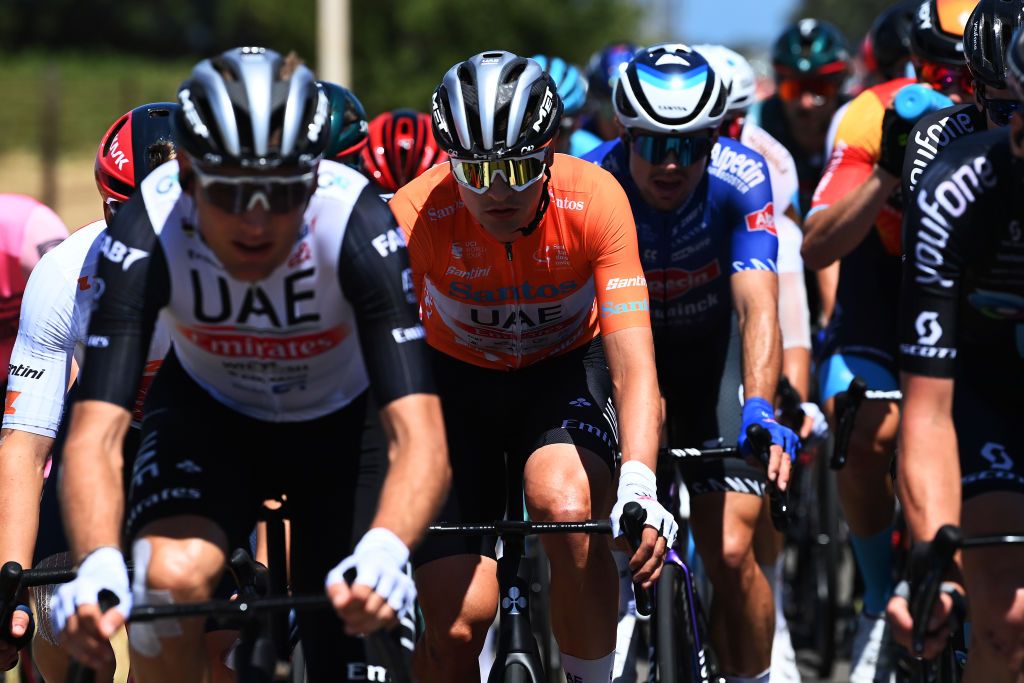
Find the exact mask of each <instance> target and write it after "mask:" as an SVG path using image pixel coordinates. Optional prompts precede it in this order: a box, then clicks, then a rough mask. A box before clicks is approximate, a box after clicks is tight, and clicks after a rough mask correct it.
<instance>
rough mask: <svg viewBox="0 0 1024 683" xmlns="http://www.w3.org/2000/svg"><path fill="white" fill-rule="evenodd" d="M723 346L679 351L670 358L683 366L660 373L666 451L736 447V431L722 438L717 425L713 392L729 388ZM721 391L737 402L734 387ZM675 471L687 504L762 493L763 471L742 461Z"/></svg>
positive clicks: (724, 342)
mask: <svg viewBox="0 0 1024 683" xmlns="http://www.w3.org/2000/svg"><path fill="white" fill-rule="evenodd" d="M725 332H726V333H727V332H728V328H725ZM723 334H724V333H723ZM729 346H730V343H729V339H728V338H727V337H726V336H722V335H718V336H716V337H715V338H714V343H708V342H707V341H703V342H701V343H694V344H688V345H685V346H680V347H678V348H677V349H676V350H675V352H674V354H673V355H674V356H675V357H677V358H679V359H683V360H682V361H677V362H675V363H673V364H672V366H671V367H670V368H669V369H667V370H663V371H662V375H663V381H662V387H661V389H662V393H663V394H664V396H665V422H666V430H665V431H666V433H667V434H668V446H670V447H672V448H680V447H699V446H718V445H719V444H720V442H721V441H722V440H724V442H725V443H727V444H734V443H736V438H737V437H738V435H739V428H738V427H731V429H735V431H730V432H729V433H726V432H723V430H722V427H723V425H722V424H720V423H719V415H720V412H719V405H720V398H719V396H720V393H719V392H720V390H721V389H722V387H723V384H730V383H724V382H723V378H724V377H725V375H726V374H728V373H727V372H726V363H727V356H728V351H729ZM727 390H728V391H729V392H730V393H731V394H732V397H731V398H730V399H729V400H734V401H738V399H737V398H736V397H737V396H738V394H737V385H736V384H735V383H731V386H730V387H729V388H728V389H727ZM723 400H724V399H723ZM680 471H681V473H682V475H683V481H684V482H685V483H686V488H687V491H689V494H690V497H691V499H693V498H696V497H698V496H703V495H707V494H714V493H725V492H727V491H731V492H735V493H744V494H749V495H752V496H761V495H762V494H763V493H764V485H765V475H764V470H763V469H762V468H761V467H758V466H756V465H752V464H750V463H748V462H747V461H746V460H744V459H742V458H724V459H714V460H706V461H699V460H698V461H691V462H686V463H683V464H682V465H680Z"/></svg>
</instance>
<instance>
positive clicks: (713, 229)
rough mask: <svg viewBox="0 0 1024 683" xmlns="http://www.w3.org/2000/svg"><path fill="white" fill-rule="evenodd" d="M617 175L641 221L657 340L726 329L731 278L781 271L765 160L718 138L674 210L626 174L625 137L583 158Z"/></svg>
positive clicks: (638, 224)
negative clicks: (652, 200)
mask: <svg viewBox="0 0 1024 683" xmlns="http://www.w3.org/2000/svg"><path fill="white" fill-rule="evenodd" d="M583 158H584V159H586V160H587V161H593V162H594V163H596V164H598V165H600V166H601V167H603V168H604V169H605V170H607V171H609V172H610V173H611V174H612V175H614V176H615V177H616V179H618V181H619V182H620V183H621V184H622V186H623V188H625V190H626V195H627V196H628V197H629V203H630V206H631V207H632V209H633V217H634V219H635V221H636V229H637V236H638V246H639V248H640V258H641V261H642V262H643V267H644V274H645V276H646V278H647V288H648V291H649V292H650V301H651V324H652V325H653V327H654V332H655V337H656V338H657V337H659V336H660V337H663V338H664V337H665V336H666V333H668V334H669V335H670V336H671V338H672V340H673V341H674V342H675V341H684V340H687V339H692V338H697V337H701V336H704V335H707V334H709V333H711V332H713V331H718V330H722V329H725V330H726V332H728V321H729V319H730V316H731V312H732V300H731V290H730V287H729V276H730V275H731V274H732V273H738V272H740V271H744V270H764V271H770V272H777V268H776V260H777V258H778V251H779V240H778V235H777V233H776V230H775V216H774V209H773V206H772V188H771V181H770V180H769V179H768V164H767V163H766V162H765V160H764V157H762V156H761V155H760V154H758V153H757V152H755V151H754V150H752V149H750V148H749V147H745V146H744V145H742V144H740V143H739V142H737V141H735V140H731V139H728V138H719V141H718V143H717V144H716V145H715V147H714V149H713V150H712V153H711V158H710V160H709V163H708V172H707V173H706V174H705V175H704V177H703V178H702V179H701V181H700V184H698V185H697V189H696V190H695V191H694V193H693V194H692V195H691V196H690V198H689V199H688V200H687V201H686V202H685V203H684V204H683V205H682V206H681V207H680V208H679V209H677V210H675V211H667V212H666V211H658V210H656V209H653V208H651V207H650V206H648V205H647V203H646V202H644V200H643V198H642V197H641V196H640V192H639V190H638V189H637V187H636V185H635V183H634V182H633V178H632V176H631V175H630V173H629V159H628V150H627V149H626V147H625V146H624V145H623V144H622V142H621V140H613V141H610V142H606V143H604V144H602V145H601V146H600V147H598V148H597V149H595V150H593V151H592V152H590V153H589V154H587V155H585V156H584V157H583Z"/></svg>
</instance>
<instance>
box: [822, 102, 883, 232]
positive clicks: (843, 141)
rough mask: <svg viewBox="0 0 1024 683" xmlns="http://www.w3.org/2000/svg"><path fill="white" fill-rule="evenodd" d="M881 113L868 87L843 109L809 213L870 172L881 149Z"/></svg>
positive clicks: (840, 195)
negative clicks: (867, 89)
mask: <svg viewBox="0 0 1024 683" xmlns="http://www.w3.org/2000/svg"><path fill="white" fill-rule="evenodd" d="M884 116H885V107H884V106H883V105H882V102H881V100H879V99H878V95H877V94H875V93H874V92H872V91H870V90H869V91H866V92H863V93H861V94H860V95H858V96H857V97H856V98H855V99H854V100H853V101H851V102H850V103H849V105H848V106H847V107H846V109H845V110H843V113H842V118H841V119H839V120H838V122H837V123H836V132H835V135H834V136H832V137H831V139H830V143H831V145H832V151H831V154H829V158H828V163H827V164H826V165H825V171H824V173H822V176H821V180H819V181H818V187H817V188H816V189H815V190H814V197H813V198H812V200H811V208H810V210H809V211H808V213H807V215H808V216H811V215H813V214H815V213H816V212H818V211H821V210H822V209H827V208H828V207H829V206H831V205H832V204H834V203H835V202H837V201H839V200H840V199H841V198H842V197H844V196H845V195H847V194H849V193H850V192H851V191H853V190H854V189H855V188H856V187H858V186H859V185H862V184H863V183H864V181H865V180H867V178H868V176H870V175H871V172H872V171H873V170H874V167H875V162H877V161H878V157H879V155H880V154H881V150H882V139H881V138H882V118H883V117H884Z"/></svg>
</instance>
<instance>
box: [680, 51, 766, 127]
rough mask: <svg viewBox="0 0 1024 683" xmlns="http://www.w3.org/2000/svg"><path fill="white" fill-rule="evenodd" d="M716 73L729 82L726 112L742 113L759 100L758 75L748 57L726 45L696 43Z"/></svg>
mask: <svg viewBox="0 0 1024 683" xmlns="http://www.w3.org/2000/svg"><path fill="white" fill-rule="evenodd" d="M693 49H694V50H696V51H697V52H699V53H701V55H703V57H704V59H706V60H708V63H709V64H711V68H712V69H714V70H715V73H716V74H718V75H719V76H721V78H722V80H723V81H725V82H726V83H727V84H728V87H729V94H728V96H727V98H726V102H727V104H726V113H728V114H742V113H743V112H745V111H746V110H747V109H749V108H750V105H752V104H754V102H755V101H756V100H757V77H756V76H754V67H752V66H750V62H748V61H747V58H746V57H744V56H743V55H741V54H740V53H738V52H736V51H735V50H730V49H729V48H727V47H725V46H724V45H694V46H693Z"/></svg>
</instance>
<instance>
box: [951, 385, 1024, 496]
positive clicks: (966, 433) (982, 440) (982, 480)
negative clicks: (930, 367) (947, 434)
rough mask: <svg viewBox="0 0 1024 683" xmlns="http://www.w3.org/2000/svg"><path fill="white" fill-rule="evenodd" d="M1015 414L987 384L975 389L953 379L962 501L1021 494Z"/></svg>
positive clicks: (1023, 459)
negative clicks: (987, 496) (999, 493)
mask: <svg viewBox="0 0 1024 683" xmlns="http://www.w3.org/2000/svg"><path fill="white" fill-rule="evenodd" d="M1017 408H1019V406H1017ZM1019 414H1020V413H1019V410H1017V409H1016V408H1015V407H1014V406H1012V405H1010V404H1009V403H1008V402H1007V397H1006V395H1005V394H1004V393H1003V392H1002V391H1001V390H1000V389H999V388H997V387H994V386H992V385H991V383H989V386H988V387H984V388H979V387H972V386H969V385H968V384H967V383H966V382H964V381H961V380H958V381H957V382H956V385H955V389H954V393H953V424H954V425H955V427H956V438H957V442H958V445H959V448H960V481H961V484H962V487H963V490H962V496H963V498H964V500H966V499H968V498H972V497H974V496H977V495H981V494H985V493H992V492H995V491H1010V492H1013V493H1022V494H1024V436H1022V434H1021V430H1020V427H1019V426H1018V424H1017V420H1018V419H1019Z"/></svg>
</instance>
